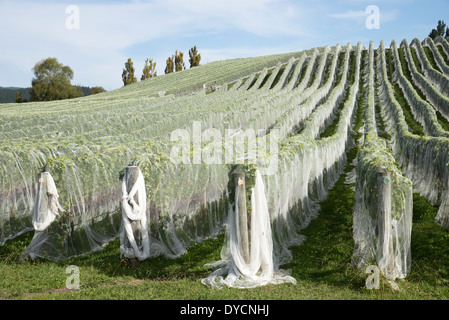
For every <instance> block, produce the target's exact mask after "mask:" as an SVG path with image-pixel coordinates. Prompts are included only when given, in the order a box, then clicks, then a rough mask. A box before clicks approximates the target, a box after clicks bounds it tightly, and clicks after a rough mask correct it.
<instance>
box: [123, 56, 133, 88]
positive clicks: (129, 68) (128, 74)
mask: <svg viewBox="0 0 449 320" xmlns="http://www.w3.org/2000/svg"><path fill="white" fill-rule="evenodd" d="M134 71H135V70H134V66H133V62H132V61H131V58H128V61H127V62H126V63H125V69H123V72H122V80H123V85H124V86H127V85H128V84H131V83H134V82H137V78H136V77H135V76H134Z"/></svg>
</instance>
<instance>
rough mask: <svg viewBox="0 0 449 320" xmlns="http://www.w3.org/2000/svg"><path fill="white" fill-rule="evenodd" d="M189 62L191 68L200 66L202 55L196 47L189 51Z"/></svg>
mask: <svg viewBox="0 0 449 320" xmlns="http://www.w3.org/2000/svg"><path fill="white" fill-rule="evenodd" d="M189 57H190V58H189V62H190V68H193V67H197V66H199V65H200V61H201V54H199V53H198V50H197V48H196V46H194V47H193V48H191V49H190V50H189Z"/></svg>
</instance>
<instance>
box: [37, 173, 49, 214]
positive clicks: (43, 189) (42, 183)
mask: <svg viewBox="0 0 449 320" xmlns="http://www.w3.org/2000/svg"><path fill="white" fill-rule="evenodd" d="M47 177H48V172H41V173H39V175H38V181H39V189H38V197H39V199H37V200H38V205H39V207H38V215H39V216H41V213H44V216H46V215H47V214H46V212H47V211H48V195H47V193H48V191H47V190H48V187H47Z"/></svg>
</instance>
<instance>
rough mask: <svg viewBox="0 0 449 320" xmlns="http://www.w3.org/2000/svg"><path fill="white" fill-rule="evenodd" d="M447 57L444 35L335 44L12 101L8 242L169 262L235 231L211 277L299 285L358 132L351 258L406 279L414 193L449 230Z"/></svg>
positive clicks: (2, 151)
mask: <svg viewBox="0 0 449 320" xmlns="http://www.w3.org/2000/svg"><path fill="white" fill-rule="evenodd" d="M448 52H449V44H448V42H447V40H446V39H443V38H438V39H436V40H435V41H433V40H431V39H426V40H425V41H423V42H420V41H419V40H417V39H414V40H413V41H412V43H411V45H410V46H409V45H408V43H407V41H406V40H404V41H402V42H401V46H400V47H399V48H398V47H397V45H396V42H395V41H394V40H393V41H392V42H391V45H390V47H389V48H388V49H386V48H385V47H384V43H383V42H381V43H380V46H379V48H378V49H374V47H373V43H370V48H369V49H366V48H364V47H363V46H362V45H361V43H358V44H357V46H356V47H353V46H352V45H351V44H347V45H346V46H341V45H339V44H337V45H335V46H333V47H330V46H325V47H321V48H313V49H311V50H305V51H301V52H293V53H289V54H281V55H271V56H265V57H258V58H247V59H233V60H227V61H220V62H213V63H210V64H207V65H204V66H198V67H196V68H192V69H189V70H184V71H183V72H179V73H173V74H167V75H164V76H160V77H155V78H151V79H148V80H146V81H142V82H139V83H135V84H132V85H129V86H126V87H123V88H121V89H118V90H114V91H111V92H106V93H102V94H99V95H92V96H88V97H83V98H77V99H71V100H64V101H52V102H46V103H30V104H27V105H11V104H5V105H1V106H0V115H1V117H0V140H1V142H2V144H1V147H0V158H1V160H2V161H0V244H1V245H3V244H4V243H5V242H6V241H9V240H10V239H13V238H15V237H17V236H19V235H21V234H23V233H25V232H30V231H34V236H33V238H32V240H31V243H30V244H29V245H28V247H27V248H26V249H25V251H24V252H23V255H22V258H27V257H31V258H33V259H34V258H38V257H40V258H47V259H53V260H60V259H68V258H71V257H74V256H80V255H85V254H88V253H91V252H93V251H96V250H101V249H103V248H104V247H105V246H106V245H107V244H108V243H110V242H111V241H113V240H115V239H117V242H118V241H119V242H120V255H121V257H123V258H136V259H139V260H145V259H149V258H153V257H157V256H164V257H166V258H170V259H175V258H177V257H179V256H181V255H183V254H185V253H186V252H187V250H188V249H189V247H190V246H192V245H194V244H197V243H200V242H202V241H204V240H205V239H208V238H211V237H216V236H217V235H219V234H220V233H225V242H224V244H223V248H222V252H221V259H220V260H219V261H215V262H211V263H209V264H208V266H210V267H211V268H212V269H214V270H213V271H211V274H210V275H209V276H207V277H205V278H204V279H202V282H203V283H204V284H205V285H207V286H210V287H218V288H222V287H225V286H228V287H237V288H253V287H256V286H260V285H266V284H275V283H296V280H295V279H294V278H293V277H292V276H291V275H290V273H289V271H288V270H283V269H282V266H283V265H284V264H286V263H287V262H289V261H290V260H291V259H292V252H291V251H290V248H291V246H296V245H301V244H302V243H303V242H304V241H305V240H306V238H305V237H304V236H303V235H302V230H303V229H304V228H307V226H308V225H309V224H310V222H311V221H312V220H313V219H315V218H316V217H317V215H318V214H319V209H320V202H321V201H322V200H324V199H325V198H326V197H327V195H328V192H329V190H330V189H331V188H332V187H333V186H334V184H335V183H336V182H337V181H338V179H339V178H340V176H341V175H342V174H344V168H345V167H346V165H347V163H346V162H347V152H348V150H349V148H350V147H353V146H354V145H355V143H358V145H359V147H358V149H357V150H358V154H357V157H356V160H355V162H354V165H355V170H353V172H351V173H348V174H347V176H346V181H347V182H348V183H354V186H355V187H354V189H355V190H354V192H355V205H354V216H353V231H354V232H353V236H354V244H355V246H354V252H353V254H352V262H353V263H354V264H355V265H356V266H358V267H360V268H361V267H365V266H367V265H373V264H375V265H377V266H378V267H379V268H380V270H381V271H382V272H383V274H384V275H385V276H387V277H388V278H389V279H396V278H404V277H406V276H407V275H408V274H409V273H410V265H411V251H410V242H411V241H410V239H411V224H412V202H413V196H412V195H413V193H412V192H418V193H420V194H421V195H422V196H424V197H425V198H426V199H427V200H429V202H431V204H433V205H437V206H439V210H438V214H437V217H436V222H437V223H439V224H440V225H441V226H442V227H445V228H449V170H448V166H447V165H448V163H449V143H448V141H449V140H448V138H449V133H448V132H447V131H446V129H445V126H444V125H443V124H444V119H442V118H443V117H444V118H446V120H447V119H449V98H448V96H449V94H448V93H449V76H448V71H449V67H447V65H446V63H445V60H444V57H443V53H446V55H447V53H448ZM432 55H433V56H434V59H433V60H430V59H429V57H431V56H432ZM435 66H436V67H435ZM359 108H365V112H364V114H363V121H364V124H365V125H364V126H363V128H362V129H361V130H362V131H361V132H362V133H363V135H362V137H361V138H360V140H358V141H355V140H354V139H353V134H354V132H353V128H354V126H353V125H354V119H355V117H356V116H357V111H359V110H360V109H359ZM407 110H410V112H408V113H405V112H406V111H407ZM440 116H441V117H440ZM413 124H414V126H413ZM419 129H422V130H419ZM381 136H382V137H381ZM236 168H239V170H241V169H242V168H244V170H243V171H238V170H237V169H236ZM236 170H237V171H236Z"/></svg>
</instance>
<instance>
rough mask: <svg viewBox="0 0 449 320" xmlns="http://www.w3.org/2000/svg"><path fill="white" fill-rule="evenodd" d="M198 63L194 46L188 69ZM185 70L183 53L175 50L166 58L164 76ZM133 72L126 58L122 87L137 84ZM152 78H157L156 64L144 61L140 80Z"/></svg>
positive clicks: (151, 60)
mask: <svg viewBox="0 0 449 320" xmlns="http://www.w3.org/2000/svg"><path fill="white" fill-rule="evenodd" d="M200 61H201V54H200V53H198V49H197V47H196V45H195V46H194V47H192V48H191V49H190V50H189V63H190V68H193V67H197V66H199V65H200ZM185 69H186V65H185V63H184V53H183V52H180V51H179V52H178V50H176V52H175V53H174V54H173V55H172V56H170V57H168V58H167V60H166V61H165V74H168V73H172V72H178V71H182V70H185ZM135 71H136V70H135V68H134V65H133V61H132V60H131V58H128V60H127V61H126V62H125V68H124V69H123V72H122V81H123V85H124V86H126V85H129V84H131V83H135V82H137V77H136V76H135ZM153 77H157V71H156V62H155V61H153V59H146V60H145V65H144V67H143V69H142V76H141V78H140V80H141V81H143V80H146V79H149V78H153Z"/></svg>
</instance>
